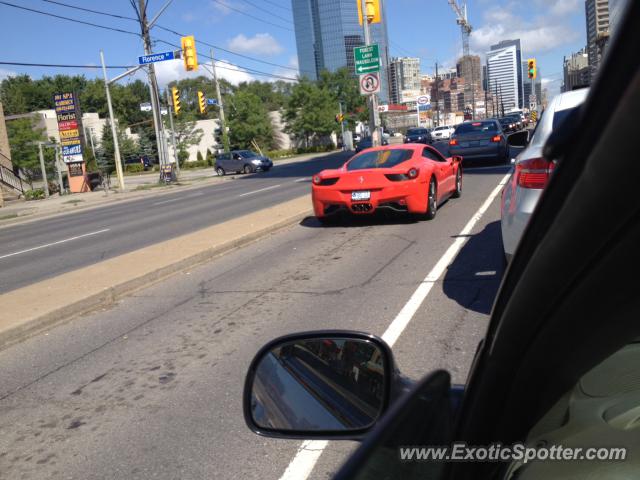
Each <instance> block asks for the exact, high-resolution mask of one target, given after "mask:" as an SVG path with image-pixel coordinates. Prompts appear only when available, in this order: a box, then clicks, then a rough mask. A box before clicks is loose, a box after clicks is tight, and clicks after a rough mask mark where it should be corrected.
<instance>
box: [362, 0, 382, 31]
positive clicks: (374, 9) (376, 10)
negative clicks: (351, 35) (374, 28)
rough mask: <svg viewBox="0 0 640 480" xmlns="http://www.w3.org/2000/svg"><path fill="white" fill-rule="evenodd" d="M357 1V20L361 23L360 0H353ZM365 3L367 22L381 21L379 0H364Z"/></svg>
mask: <svg viewBox="0 0 640 480" xmlns="http://www.w3.org/2000/svg"><path fill="white" fill-rule="evenodd" d="M355 1H356V2H358V20H359V21H360V25H362V0H355ZM366 3H367V12H366V15H367V22H369V23H380V22H381V21H382V14H381V10H380V0H366Z"/></svg>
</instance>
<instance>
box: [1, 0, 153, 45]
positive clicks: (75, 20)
mask: <svg viewBox="0 0 640 480" xmlns="http://www.w3.org/2000/svg"><path fill="white" fill-rule="evenodd" d="M0 4H2V5H7V6H8V7H13V8H18V9H20V10H26V11H28V12H33V13H39V14H40V15H45V16H47V17H54V18H59V19H60V20H66V21H68V22H75V23H81V24H83V25H89V26H91V27H96V28H102V29H104V30H111V31H114V32H120V33H126V34H129V35H135V36H136V37H139V36H140V34H139V33H136V32H132V31H130V30H123V29H121V28H115V27H107V26H105V25H98V24H97V23H91V22H85V21H84V20H78V19H77V18H69V17H63V16H62V15H56V14H53V13H49V12H43V11H42V10H36V9H35V8H28V7H22V6H20V5H15V4H13V3H9V2H4V1H0Z"/></svg>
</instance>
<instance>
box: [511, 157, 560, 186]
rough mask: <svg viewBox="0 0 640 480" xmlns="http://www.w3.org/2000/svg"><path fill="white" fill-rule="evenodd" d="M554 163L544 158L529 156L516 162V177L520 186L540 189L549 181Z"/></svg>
mask: <svg viewBox="0 0 640 480" xmlns="http://www.w3.org/2000/svg"><path fill="white" fill-rule="evenodd" d="M553 167H554V163H553V162H550V161H548V160H546V159H544V158H530V159H528V160H522V161H520V162H518V163H517V164H516V171H515V174H516V179H517V181H518V186H520V187H522V188H538V189H542V188H544V187H546V186H547V183H549V178H550V177H551V172H552V171H553Z"/></svg>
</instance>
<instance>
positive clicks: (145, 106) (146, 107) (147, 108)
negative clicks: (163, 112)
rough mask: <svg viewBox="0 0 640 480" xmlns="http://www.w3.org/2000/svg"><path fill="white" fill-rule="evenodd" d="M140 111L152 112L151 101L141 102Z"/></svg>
mask: <svg viewBox="0 0 640 480" xmlns="http://www.w3.org/2000/svg"><path fill="white" fill-rule="evenodd" d="M140 111H141V112H150V111H151V104H150V103H141V104H140Z"/></svg>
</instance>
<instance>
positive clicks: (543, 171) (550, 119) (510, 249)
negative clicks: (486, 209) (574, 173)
mask: <svg viewBox="0 0 640 480" xmlns="http://www.w3.org/2000/svg"><path fill="white" fill-rule="evenodd" d="M588 92H589V89H588V88H583V89H580V90H573V91H571V92H564V93H561V94H560V95H558V96H557V97H554V98H553V100H551V102H550V103H549V105H548V106H547V109H546V110H545V111H544V113H543V115H542V116H541V117H540V120H539V121H538V125H537V126H536V129H535V131H534V133H533V137H532V138H531V141H530V142H529V144H528V145H527V146H526V148H525V149H524V150H523V151H522V152H521V153H520V154H519V155H518V156H517V157H516V159H515V165H514V169H513V173H512V174H511V178H510V179H509V181H508V182H507V184H506V185H505V186H504V188H503V189H502V203H501V212H500V216H501V229H502V245H503V248H504V254H505V257H506V258H507V261H509V260H511V257H512V256H513V254H514V252H515V251H516V247H517V246H518V242H519V241H520V237H522V234H523V232H524V229H525V227H526V226H527V223H528V222H529V218H530V217H531V214H532V213H533V209H534V208H535V206H536V204H537V203H538V199H539V198H540V195H541V194H542V190H544V187H545V186H546V185H547V182H548V181H549V177H550V176H551V173H552V172H553V167H554V164H553V163H551V162H548V161H547V160H546V159H544V158H543V157H542V147H543V146H544V144H545V142H546V141H547V138H549V135H550V134H551V132H552V131H553V130H554V129H555V128H557V127H558V125H559V124H560V123H562V121H563V120H564V119H565V118H566V117H567V116H568V115H569V114H570V113H571V112H573V111H574V110H575V109H576V108H578V107H579V106H580V104H582V102H584V99H585V98H586V97H587V93H588Z"/></svg>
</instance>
